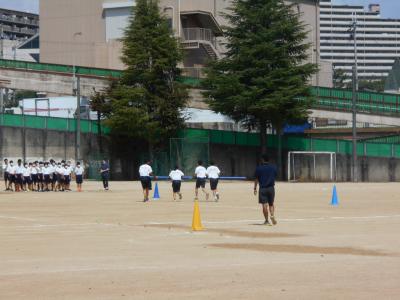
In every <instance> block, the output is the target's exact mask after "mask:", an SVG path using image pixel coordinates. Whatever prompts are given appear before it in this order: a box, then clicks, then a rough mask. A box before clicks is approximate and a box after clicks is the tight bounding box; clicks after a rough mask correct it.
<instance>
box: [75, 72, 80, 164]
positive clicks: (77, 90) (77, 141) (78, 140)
mask: <svg viewBox="0 0 400 300" xmlns="http://www.w3.org/2000/svg"><path fill="white" fill-rule="evenodd" d="M76 83H77V87H76V147H75V162H78V161H79V160H80V159H81V78H80V77H79V76H78V77H77V82H76Z"/></svg>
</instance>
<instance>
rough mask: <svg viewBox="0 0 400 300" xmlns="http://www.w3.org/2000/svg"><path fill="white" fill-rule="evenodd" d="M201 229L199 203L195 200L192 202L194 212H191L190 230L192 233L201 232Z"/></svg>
mask: <svg viewBox="0 0 400 300" xmlns="http://www.w3.org/2000/svg"><path fill="white" fill-rule="evenodd" d="M203 229H204V228H203V225H202V224H201V217H200V208H199V202H198V201H197V200H195V201H194V210H193V221H192V230H193V231H201V230H203Z"/></svg>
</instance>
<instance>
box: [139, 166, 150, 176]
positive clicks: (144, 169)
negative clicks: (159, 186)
mask: <svg viewBox="0 0 400 300" xmlns="http://www.w3.org/2000/svg"><path fill="white" fill-rule="evenodd" d="M151 173H153V169H152V168H151V167H150V166H149V165H148V164H144V165H141V166H140V168H139V175H140V177H148V176H150V174H151Z"/></svg>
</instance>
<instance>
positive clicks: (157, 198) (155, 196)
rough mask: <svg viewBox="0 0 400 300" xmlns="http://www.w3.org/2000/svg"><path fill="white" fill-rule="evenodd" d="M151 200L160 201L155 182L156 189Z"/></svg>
mask: <svg viewBox="0 0 400 300" xmlns="http://www.w3.org/2000/svg"><path fill="white" fill-rule="evenodd" d="M153 200H160V193H159V192H158V182H156V187H155V188H154V195H153Z"/></svg>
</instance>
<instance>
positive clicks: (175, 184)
mask: <svg viewBox="0 0 400 300" xmlns="http://www.w3.org/2000/svg"><path fill="white" fill-rule="evenodd" d="M183 176H184V174H183V172H182V171H181V170H179V168H178V166H175V169H174V170H172V171H171V172H170V173H169V178H171V180H172V196H173V197H174V201H175V200H176V195H177V194H178V195H179V199H182V193H181V183H182V177H183Z"/></svg>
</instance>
